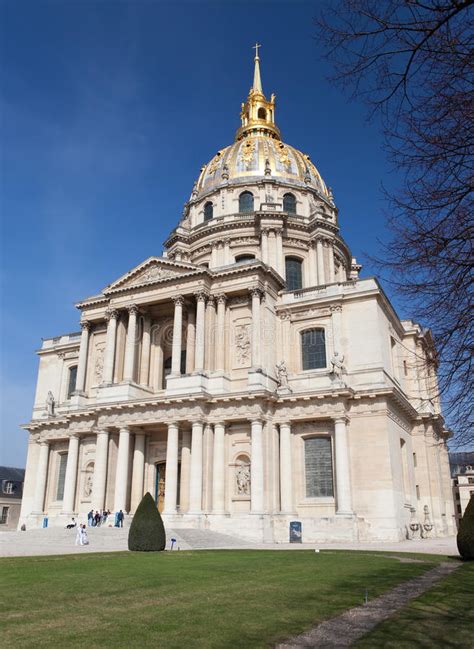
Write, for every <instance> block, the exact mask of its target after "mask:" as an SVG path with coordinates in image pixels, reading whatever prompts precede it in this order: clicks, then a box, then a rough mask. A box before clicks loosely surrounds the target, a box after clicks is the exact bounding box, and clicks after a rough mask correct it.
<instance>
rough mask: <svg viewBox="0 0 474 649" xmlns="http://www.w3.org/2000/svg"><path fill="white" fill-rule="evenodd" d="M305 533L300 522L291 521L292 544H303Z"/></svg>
mask: <svg viewBox="0 0 474 649" xmlns="http://www.w3.org/2000/svg"><path fill="white" fill-rule="evenodd" d="M302 542H303V532H302V529H301V523H300V521H291V523H290V543H302Z"/></svg>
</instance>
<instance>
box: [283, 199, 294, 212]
mask: <svg viewBox="0 0 474 649" xmlns="http://www.w3.org/2000/svg"><path fill="white" fill-rule="evenodd" d="M283 211H284V212H288V214H296V198H295V196H294V194H284V195H283Z"/></svg>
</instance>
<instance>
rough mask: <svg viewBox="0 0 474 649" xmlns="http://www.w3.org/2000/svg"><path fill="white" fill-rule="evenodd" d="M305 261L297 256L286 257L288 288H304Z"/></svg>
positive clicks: (294, 289) (293, 289)
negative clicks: (303, 271) (303, 270)
mask: <svg viewBox="0 0 474 649" xmlns="http://www.w3.org/2000/svg"><path fill="white" fill-rule="evenodd" d="M302 266H303V262H302V261H301V259H298V258H297V257H285V273H286V288H287V289H288V290H289V291H297V290H298V289H300V288H303V273H302Z"/></svg>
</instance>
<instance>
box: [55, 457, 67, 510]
mask: <svg viewBox="0 0 474 649" xmlns="http://www.w3.org/2000/svg"><path fill="white" fill-rule="evenodd" d="M66 465H67V453H61V455H60V456H59V471H58V488H57V491H56V500H62V499H63V498H64V480H65V478H66Z"/></svg>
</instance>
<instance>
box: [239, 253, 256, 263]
mask: <svg viewBox="0 0 474 649" xmlns="http://www.w3.org/2000/svg"><path fill="white" fill-rule="evenodd" d="M254 259H255V255H237V257H236V258H235V263H236V264H246V263H247V262H248V261H253V260H254Z"/></svg>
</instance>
